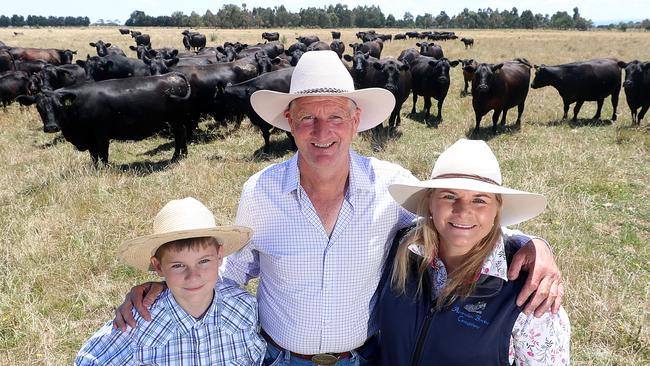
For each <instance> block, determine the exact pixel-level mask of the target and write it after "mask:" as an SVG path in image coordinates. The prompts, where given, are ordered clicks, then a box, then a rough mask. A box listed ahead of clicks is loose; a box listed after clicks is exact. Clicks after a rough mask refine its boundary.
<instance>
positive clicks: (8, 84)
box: [0, 71, 31, 108]
mask: <svg viewBox="0 0 650 366" xmlns="http://www.w3.org/2000/svg"><path fill="white" fill-rule="evenodd" d="M29 85H30V80H29V75H28V74H27V73H26V72H24V71H5V72H3V73H1V74H0V102H2V107H3V108H7V105H9V104H11V102H13V101H14V100H15V99H16V97H18V96H19V95H23V94H31V91H30V88H29Z"/></svg>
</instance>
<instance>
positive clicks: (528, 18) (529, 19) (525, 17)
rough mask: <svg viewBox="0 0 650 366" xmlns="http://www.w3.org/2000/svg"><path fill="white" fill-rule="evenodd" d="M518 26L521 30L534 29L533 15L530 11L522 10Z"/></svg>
mask: <svg viewBox="0 0 650 366" xmlns="http://www.w3.org/2000/svg"><path fill="white" fill-rule="evenodd" d="M519 24H520V25H521V27H522V28H526V29H533V28H536V24H535V15H533V12H532V11H530V10H524V11H523V12H522V13H521V17H519Z"/></svg>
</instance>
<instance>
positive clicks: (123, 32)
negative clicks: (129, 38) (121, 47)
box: [118, 28, 131, 34]
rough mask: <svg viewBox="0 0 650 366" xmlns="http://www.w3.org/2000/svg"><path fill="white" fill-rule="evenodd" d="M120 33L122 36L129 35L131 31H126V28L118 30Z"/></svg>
mask: <svg viewBox="0 0 650 366" xmlns="http://www.w3.org/2000/svg"><path fill="white" fill-rule="evenodd" d="M118 30H119V31H120V34H129V33H130V32H131V31H130V30H128V29H126V28H120V29H118Z"/></svg>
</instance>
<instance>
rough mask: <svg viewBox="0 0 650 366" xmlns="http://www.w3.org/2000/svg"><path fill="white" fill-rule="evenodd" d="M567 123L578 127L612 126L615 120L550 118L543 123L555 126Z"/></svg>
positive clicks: (572, 126)
mask: <svg viewBox="0 0 650 366" xmlns="http://www.w3.org/2000/svg"><path fill="white" fill-rule="evenodd" d="M565 123H566V124H567V125H569V127H571V128H578V127H587V126H610V125H612V124H613V123H614V121H612V120H609V119H593V118H578V119H577V120H575V121H574V120H573V119H555V120H550V121H548V122H546V123H542V125H546V126H549V127H553V126H560V125H563V124H565Z"/></svg>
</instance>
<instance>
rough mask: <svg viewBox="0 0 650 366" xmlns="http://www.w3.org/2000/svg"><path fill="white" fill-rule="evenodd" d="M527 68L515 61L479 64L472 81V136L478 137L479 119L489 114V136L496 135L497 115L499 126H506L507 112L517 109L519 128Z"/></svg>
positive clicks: (528, 72) (528, 80) (527, 79)
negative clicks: (473, 121) (474, 125)
mask: <svg viewBox="0 0 650 366" xmlns="http://www.w3.org/2000/svg"><path fill="white" fill-rule="evenodd" d="M530 68H531V66H530V64H529V63H528V61H527V60H526V59H515V60H514V61H507V62H503V63H499V64H486V63H481V64H479V65H478V67H477V68H476V72H475V73H474V80H472V106H473V107H474V114H475V116H476V127H475V128H474V133H475V134H476V133H478V128H479V125H480V123H481V118H483V116H484V115H486V114H487V113H488V112H489V111H491V110H494V113H493V114H492V133H495V134H496V132H497V121H498V120H499V114H501V113H503V115H502V117H501V125H502V126H505V124H506V114H507V113H508V110H509V109H510V108H512V107H514V106H517V112H518V114H517V121H516V122H515V124H516V126H517V127H519V126H521V115H522V113H524V104H525V103H526V96H527V95H528V84H529V83H530Z"/></svg>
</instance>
